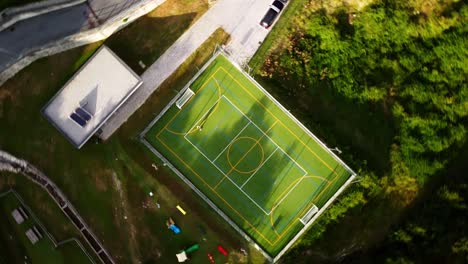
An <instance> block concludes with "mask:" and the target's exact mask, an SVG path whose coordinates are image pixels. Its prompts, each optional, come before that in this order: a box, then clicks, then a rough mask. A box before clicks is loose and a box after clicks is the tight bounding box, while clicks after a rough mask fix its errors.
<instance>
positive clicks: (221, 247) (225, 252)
mask: <svg viewBox="0 0 468 264" xmlns="http://www.w3.org/2000/svg"><path fill="white" fill-rule="evenodd" d="M218 251H219V252H221V254H223V255H224V256H227V254H228V253H227V251H226V249H224V248H223V246H221V245H218Z"/></svg>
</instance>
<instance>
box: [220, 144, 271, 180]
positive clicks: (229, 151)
mask: <svg viewBox="0 0 468 264" xmlns="http://www.w3.org/2000/svg"><path fill="white" fill-rule="evenodd" d="M241 139H250V140H252V141H254V142H255V143H254V145H257V143H258V142H256V140H255V138H253V137H247V136H244V137H238V138H236V139H235V140H234V141H233V142H232V143H231V144H230V145H229V147H228V151H227V160H228V162H229V165H230V166H231V168H233V169H234V170H235V171H237V172H239V173H243V174H248V173H252V172H254V171H256V170H257V169H258V168H260V165H262V163H263V160H264V159H265V151H264V150H263V147H262V145H260V144H258V146H259V147H260V150H261V152H262V157H261V160H260V162H259V163H258V165H257V167H256V168H254V169H252V170H250V171H241V170H238V169H237V168H236V167H235V166H233V165H232V163H231V158H230V157H231V155H230V153H231V146H232V145H234V143H236V142H237V141H238V140H241Z"/></svg>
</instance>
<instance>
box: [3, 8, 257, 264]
mask: <svg viewBox="0 0 468 264" xmlns="http://www.w3.org/2000/svg"><path fill="white" fill-rule="evenodd" d="M182 2H184V1H182ZM227 39H228V36H227V34H226V33H225V32H224V31H222V30H218V31H217V32H216V33H214V35H213V36H212V37H211V38H210V39H209V40H207V41H206V43H205V44H203V46H202V47H200V48H199V49H198V50H197V51H196V52H195V53H194V54H193V55H192V56H191V57H190V58H189V59H188V60H187V62H186V63H185V64H183V65H182V66H181V67H180V68H179V70H178V71H177V72H176V73H175V74H174V75H173V76H171V77H170V78H169V79H168V80H166V82H165V83H164V84H163V85H162V86H161V87H160V88H159V89H158V91H157V92H155V93H154V94H153V95H152V97H151V98H150V99H149V100H148V101H147V102H146V103H145V104H144V105H143V106H142V107H141V108H140V109H139V110H138V112H137V113H136V114H134V115H133V116H132V118H130V119H129V121H128V122H127V123H125V125H124V126H123V127H122V128H121V129H120V130H119V131H118V133H117V135H114V136H113V137H112V138H111V139H110V140H109V141H108V142H105V143H102V142H99V141H97V140H95V139H92V140H90V142H88V143H87V144H86V145H85V146H84V147H83V148H82V149H81V150H76V149H74V148H73V146H72V145H71V144H70V143H68V141H66V139H65V138H64V137H63V136H62V135H61V134H60V133H59V132H58V131H57V130H56V129H54V128H53V126H52V125H51V124H49V123H48V122H47V121H46V120H45V119H44V118H43V117H42V116H41V114H40V110H41V108H42V107H43V106H44V105H45V104H46V102H47V101H48V100H49V99H50V98H51V97H52V96H53V95H54V94H55V93H56V92H57V91H58V89H60V87H61V86H62V85H63V84H64V83H65V82H66V81H67V79H68V78H69V77H70V76H71V75H72V74H73V72H74V71H76V69H78V68H79V66H80V64H81V63H83V62H84V61H86V58H87V57H89V56H90V55H91V54H92V53H93V51H95V50H96V49H97V48H98V47H99V45H100V44H101V43H95V44H92V45H88V46H86V47H82V48H77V49H73V50H70V51H67V52H64V53H61V54H57V55H54V56H51V57H49V58H45V59H41V60H39V61H36V62H35V63H33V64H31V65H30V66H28V67H27V68H25V69H24V70H23V71H21V72H20V73H18V74H17V75H16V76H15V77H14V78H13V79H11V80H9V81H8V82H7V83H5V84H4V85H3V86H1V87H0V148H1V149H4V150H6V151H9V152H11V153H12V154H14V155H17V156H19V157H21V158H24V159H26V160H29V161H30V162H32V163H33V164H35V165H36V166H37V167H38V168H40V169H42V170H43V171H44V172H45V173H46V174H47V175H48V176H49V177H50V178H51V179H52V180H54V181H55V182H56V184H57V185H58V186H59V187H60V188H61V189H62V190H63V191H64V193H65V194H66V195H67V197H68V198H69V199H70V200H71V202H73V203H74V205H75V206H76V207H77V209H78V210H79V212H80V213H81V214H82V216H83V217H84V218H85V220H86V221H87V222H88V224H89V225H90V226H91V227H92V229H93V230H94V231H95V233H96V235H97V236H98V238H99V239H100V240H101V241H102V242H103V244H104V245H105V246H106V247H107V248H108V249H109V251H110V252H111V254H112V256H113V257H114V258H115V260H117V261H118V262H120V263H132V262H136V261H142V262H144V263H155V262H158V263H171V262H173V261H174V260H175V253H177V252H178V251H179V250H181V249H184V248H186V247H188V246H190V245H192V244H193V243H199V244H200V247H201V248H200V250H199V251H197V252H195V253H194V254H193V256H192V258H191V260H192V263H206V254H207V253H211V254H212V255H213V256H214V257H215V258H218V259H220V260H221V258H220V257H221V256H222V255H220V253H217V250H216V245H217V244H218V243H219V244H223V246H224V247H225V248H227V249H228V250H229V251H230V252H232V254H231V255H230V258H235V260H232V262H236V263H242V262H246V261H248V260H247V258H246V257H244V256H243V255H241V254H240V253H237V251H238V250H239V248H240V247H241V246H243V247H244V248H246V249H248V250H249V248H248V246H247V245H246V244H245V243H244V241H243V240H241V238H240V237H238V236H236V235H235V234H234V232H233V231H232V230H231V229H230V228H229V227H228V226H226V224H224V221H223V220H222V219H220V218H219V217H218V216H216V214H214V213H212V212H211V211H210V210H208V209H207V206H206V205H205V204H204V203H203V202H202V201H200V200H199V199H197V198H194V197H196V196H195V195H194V194H193V193H192V192H191V191H190V190H189V189H188V188H187V187H186V186H185V185H184V184H183V183H182V182H177V178H176V177H175V176H174V175H172V174H171V172H169V171H167V170H165V169H164V168H163V167H162V166H160V164H159V161H158V160H156V159H154V160H152V159H151V157H150V156H149V155H147V153H146V150H145V149H144V148H143V147H142V146H141V144H140V143H139V142H138V141H137V140H136V137H137V135H138V133H139V132H140V131H141V129H142V128H143V127H144V126H146V125H147V124H148V122H149V121H150V120H151V119H152V118H154V114H155V113H158V111H160V110H161V109H162V108H163V107H164V106H165V105H166V104H167V102H168V101H169V100H170V99H172V97H173V96H174V95H175V92H174V90H177V89H180V88H181V87H183V85H184V84H185V83H186V82H187V81H188V80H189V79H190V78H191V76H192V75H193V74H194V72H196V71H197V70H196V66H200V65H203V64H204V62H205V61H206V60H207V59H208V58H209V57H210V56H211V54H212V51H213V49H214V47H215V45H216V44H219V43H224V42H226V41H227ZM155 45H156V44H155ZM166 48H167V47H166ZM164 49H165V48H164ZM161 50H163V49H161ZM118 53H119V52H118ZM150 53H151V51H148V54H150ZM119 55H120V54H119ZM38 76H39V77H38ZM152 163H155V164H158V165H159V170H157V171H156V170H155V169H154V168H153V167H152V166H151V165H152ZM17 177H21V176H17ZM2 181H3V184H5V179H0V183H1V182H2ZM174 190H176V191H175V192H174ZM149 191H152V192H153V193H155V197H153V198H150V197H149V196H148V192H149ZM156 203H159V205H160V208H158V206H157V205H156ZM177 204H180V205H181V206H182V207H184V208H185V209H186V210H187V211H188V215H187V216H185V217H182V216H181V215H180V213H179V212H178V211H177V210H176V209H175V206H176V205H177ZM31 207H33V208H39V209H41V204H40V203H36V202H32V203H31ZM35 210H36V209H35ZM42 210H46V209H45V208H42ZM37 211H38V214H41V213H40V212H39V211H40V210H37ZM168 217H172V218H173V219H174V220H175V221H176V222H177V224H178V225H179V226H180V227H181V229H182V233H181V234H180V235H177V236H175V235H174V234H172V233H171V232H170V231H169V230H167V227H166V225H165V221H166V220H167V219H168ZM44 222H45V221H44ZM51 232H58V233H60V231H59V230H55V231H53V230H51ZM249 256H250V259H251V260H252V259H253V260H254V262H255V263H259V262H262V261H263V257H262V256H259V255H258V253H256V251H255V250H253V251H252V254H250V255H249ZM223 258H224V257H223Z"/></svg>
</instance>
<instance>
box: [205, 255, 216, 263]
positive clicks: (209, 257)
mask: <svg viewBox="0 0 468 264" xmlns="http://www.w3.org/2000/svg"><path fill="white" fill-rule="evenodd" d="M206 255H207V256H208V259H209V260H210V262H211V263H215V262H214V258H213V256H211V254H206Z"/></svg>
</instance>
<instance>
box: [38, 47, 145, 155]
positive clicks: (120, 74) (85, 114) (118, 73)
mask: <svg viewBox="0 0 468 264" xmlns="http://www.w3.org/2000/svg"><path fill="white" fill-rule="evenodd" d="M141 83H142V82H141V79H140V77H139V76H138V75H136V74H135V73H134V72H133V71H132V70H131V69H130V68H129V67H128V66H127V65H126V64H125V63H124V62H123V61H122V60H121V59H120V58H118V57H117V56H116V55H115V54H114V53H113V52H112V51H111V50H110V49H109V48H107V47H106V46H104V45H103V46H102V47H101V48H100V49H99V50H98V51H96V53H95V54H94V55H93V56H92V57H91V58H90V59H89V60H88V61H87V62H86V64H85V65H83V66H82V67H81V68H80V69H79V70H78V71H77V72H76V73H75V75H74V76H73V77H72V78H71V79H70V80H69V81H68V82H67V83H66V84H65V85H64V86H63V87H62V89H61V90H60V91H59V92H58V93H57V94H56V95H55V96H54V97H53V98H52V99H51V100H50V101H49V103H48V104H47V105H46V106H45V107H44V109H43V114H44V116H45V117H46V118H47V119H48V120H49V121H50V122H51V123H52V124H53V125H54V126H55V127H56V128H57V129H58V130H60V132H62V133H63V134H64V135H65V136H66V137H67V139H68V140H69V141H70V142H71V143H72V144H73V145H75V147H77V148H81V147H82V146H83V145H84V144H85V143H86V141H88V139H89V138H90V137H91V136H92V135H94V134H95V133H96V131H98V130H99V128H100V127H101V126H102V125H103V124H104V123H105V122H106V121H107V119H109V117H110V116H111V115H112V114H113V113H114V112H115V111H116V110H117V109H118V108H119V107H120V106H121V105H122V104H123V103H124V102H125V101H126V100H127V99H128V98H129V97H130V96H131V95H132V94H133V92H135V90H136V89H137V88H138V87H139V86H140V85H141Z"/></svg>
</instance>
